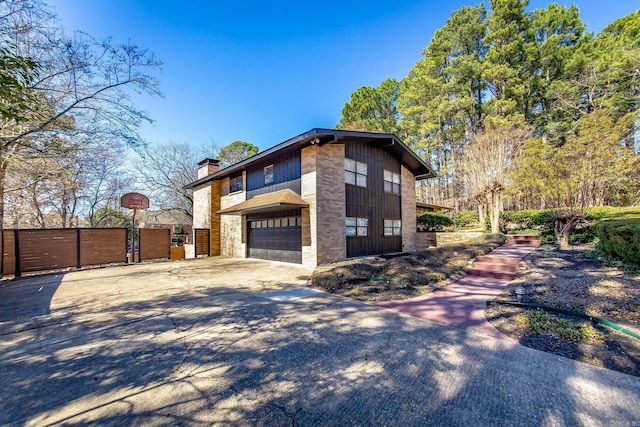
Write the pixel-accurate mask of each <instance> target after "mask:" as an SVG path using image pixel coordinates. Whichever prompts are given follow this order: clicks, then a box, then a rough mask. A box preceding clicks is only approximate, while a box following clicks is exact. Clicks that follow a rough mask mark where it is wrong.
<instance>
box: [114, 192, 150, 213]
mask: <svg viewBox="0 0 640 427" xmlns="http://www.w3.org/2000/svg"><path fill="white" fill-rule="evenodd" d="M120 206H122V207H123V208H127V209H133V210H138V209H141V210H142V209H149V198H148V197H147V196H145V195H144V194H140V193H126V194H123V195H122V197H120Z"/></svg>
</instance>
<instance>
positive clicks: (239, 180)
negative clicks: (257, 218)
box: [229, 174, 244, 193]
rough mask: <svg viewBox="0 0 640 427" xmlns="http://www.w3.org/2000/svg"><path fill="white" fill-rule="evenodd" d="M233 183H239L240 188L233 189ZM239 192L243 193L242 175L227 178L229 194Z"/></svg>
mask: <svg viewBox="0 0 640 427" xmlns="http://www.w3.org/2000/svg"><path fill="white" fill-rule="evenodd" d="M234 182H236V183H240V188H239V189H238V188H237V185H236V188H234V185H233V184H234ZM240 191H244V180H243V179H242V174H239V175H235V176H231V177H229V193H238V192H240Z"/></svg>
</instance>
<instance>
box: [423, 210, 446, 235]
mask: <svg viewBox="0 0 640 427" xmlns="http://www.w3.org/2000/svg"><path fill="white" fill-rule="evenodd" d="M418 224H422V225H424V226H425V227H427V229H428V230H429V231H437V230H442V227H446V226H448V225H451V224H453V221H452V220H451V218H449V217H448V216H446V215H443V214H440V213H434V212H425V213H423V214H422V215H420V216H419V217H418Z"/></svg>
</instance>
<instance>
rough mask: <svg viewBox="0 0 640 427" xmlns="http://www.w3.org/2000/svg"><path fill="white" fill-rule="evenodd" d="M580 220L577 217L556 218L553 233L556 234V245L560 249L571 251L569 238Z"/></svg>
mask: <svg viewBox="0 0 640 427" xmlns="http://www.w3.org/2000/svg"><path fill="white" fill-rule="evenodd" d="M578 219H579V218H577V217H570V218H556V219H555V220H554V224H553V228H554V230H553V231H554V232H555V234H556V244H557V245H558V247H559V248H560V249H571V245H570V244H569V237H570V236H571V232H572V231H573V229H574V227H575V225H576V222H577V221H578Z"/></svg>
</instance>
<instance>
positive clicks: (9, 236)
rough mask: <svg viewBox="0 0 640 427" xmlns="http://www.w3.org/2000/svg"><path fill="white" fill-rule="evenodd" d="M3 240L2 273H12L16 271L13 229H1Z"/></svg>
mask: <svg viewBox="0 0 640 427" xmlns="http://www.w3.org/2000/svg"><path fill="white" fill-rule="evenodd" d="M2 241H3V254H2V256H3V262H2V274H4V275H12V274H14V273H15V272H16V251H15V249H16V243H15V233H14V232H13V230H3V231H2Z"/></svg>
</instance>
